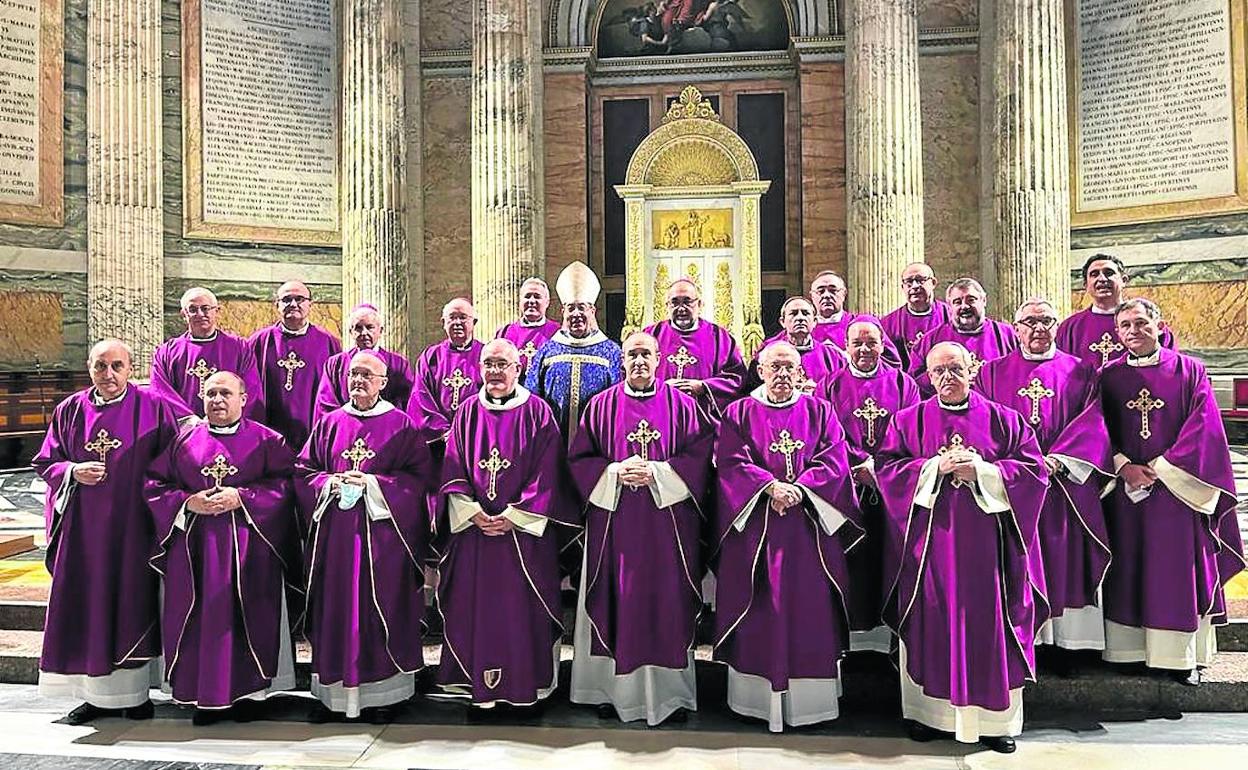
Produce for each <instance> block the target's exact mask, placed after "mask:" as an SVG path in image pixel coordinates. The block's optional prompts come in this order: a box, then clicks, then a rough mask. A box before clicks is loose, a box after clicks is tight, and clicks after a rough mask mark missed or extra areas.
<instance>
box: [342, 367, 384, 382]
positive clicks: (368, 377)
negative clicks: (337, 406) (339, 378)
mask: <svg viewBox="0 0 1248 770" xmlns="http://www.w3.org/2000/svg"><path fill="white" fill-rule="evenodd" d="M385 376H386V375H384V374H373V373H372V372H370V371H367V370H365V369H352V370H351V371H350V372H348V373H347V377H349V378H354V379H357V380H364V381H366V382H372V381H373V380H375V379H377V378H379V377H385Z"/></svg>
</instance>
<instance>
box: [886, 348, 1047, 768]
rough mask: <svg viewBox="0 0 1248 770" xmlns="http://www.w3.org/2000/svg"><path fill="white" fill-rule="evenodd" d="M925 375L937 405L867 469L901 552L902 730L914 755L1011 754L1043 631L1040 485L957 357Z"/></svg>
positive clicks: (896, 434)
mask: <svg viewBox="0 0 1248 770" xmlns="http://www.w3.org/2000/svg"><path fill="white" fill-rule="evenodd" d="M927 369H928V374H929V375H930V376H931V379H932V382H934V383H935V384H936V396H935V397H934V398H930V399H928V400H926V401H923V402H922V403H919V404H916V405H915V406H912V407H910V408H908V409H903V410H901V411H900V412H898V413H897V414H896V415H895V416H894V417H893V421H892V423H891V424H890V425H889V426H888V432H887V433H886V434H885V437H884V445H883V447H881V448H880V453H879V455H878V463H879V464H878V466H877V469H876V477H877V478H878V479H879V487H880V493H881V495H882V496H883V498H884V506H885V509H886V511H887V512H888V517H889V526H890V527H892V528H893V530H894V533H893V535H892V540H893V542H897V543H901V544H902V550H901V552H900V554H891V555H890V562H889V564H888V565H887V569H888V573H887V574H891V575H893V576H894V577H893V579H892V581H891V586H892V588H891V590H890V591H889V595H888V597H887V599H886V600H885V613H886V618H885V619H886V620H887V621H888V623H889V626H890V627H891V628H892V629H893V631H894V632H895V633H896V634H897V635H898V637H899V639H900V642H901V652H900V656H901V657H900V664H899V665H900V669H901V710H902V716H903V717H904V718H905V719H906V720H907V721H908V728H909V732H910V737H911V738H913V739H914V740H916V741H928V740H932V739H933V738H936V737H941V734H942V733H952V735H953V737H954V738H955V739H957V740H958V741H962V742H967V743H973V742H975V741H980V742H981V743H983V744H984V745H985V746H987V747H989V748H991V749H992V750H994V751H998V752H1002V753H1009V752H1012V751H1014V749H1015V746H1014V739H1013V737H1012V736H1015V735H1018V734H1019V733H1021V732H1022V729H1023V684H1024V682H1026V681H1028V680H1031V679H1034V678H1035V644H1034V640H1035V634H1036V631H1037V629H1039V628H1040V626H1041V625H1043V623H1044V621H1045V620H1046V619H1047V617H1048V607H1047V605H1046V603H1045V599H1044V593H1043V586H1044V576H1043V574H1042V573H1041V572H1040V570H1039V569H1038V566H1037V564H1038V562H1037V561H1036V560H1035V558H1034V552H1035V549H1036V548H1037V547H1038V539H1037V534H1036V528H1037V524H1038V519H1039V516H1040V509H1041V506H1042V504H1043V501H1044V492H1045V487H1046V485H1047V482H1048V474H1047V472H1046V471H1045V465H1044V457H1043V456H1042V455H1041V453H1040V447H1039V446H1038V445H1037V444H1036V437H1035V434H1034V433H1033V432H1032V430H1031V428H1030V427H1028V425H1027V422H1026V420H1025V419H1024V418H1023V416H1022V415H1020V414H1019V413H1018V412H1016V411H1014V410H1013V409H1010V408H1009V407H1005V406H1001V405H1000V404H997V403H995V402H993V401H989V400H988V399H986V398H984V397H983V396H981V395H980V394H978V393H973V392H971V390H970V388H971V373H970V369H971V355H970V352H969V351H967V350H966V348H964V347H962V346H961V345H959V344H957V343H956V342H943V343H940V344H938V345H936V346H935V347H933V348H932V349H931V350H929V351H928V353H927Z"/></svg>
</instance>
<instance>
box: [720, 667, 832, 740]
mask: <svg viewBox="0 0 1248 770" xmlns="http://www.w3.org/2000/svg"><path fill="white" fill-rule="evenodd" d="M838 670H839V664H838ZM840 697H841V680H840V678H835V679H789V689H787V690H784V691H783V692H776V691H775V690H773V689H771V682H769V681H768V680H767V679H766V678H765V677H761V676H755V675H754V674H745V673H742V672H740V671H737V670H736V669H735V668H733V667H732V666H728V708H730V709H732V710H733V711H735V712H737V713H738V714H742V715H744V716H747V717H754V718H755V719H761V720H763V721H764V722H766V723H767V729H768V730H770V731H771V732H773V733H779V732H783V731H784V726H785V725H788V726H789V727H801V726H802V725H813V724H818V723H819V722H827V721H830V720H833V719H836V718H837V717H839V716H840V715H841V706H840Z"/></svg>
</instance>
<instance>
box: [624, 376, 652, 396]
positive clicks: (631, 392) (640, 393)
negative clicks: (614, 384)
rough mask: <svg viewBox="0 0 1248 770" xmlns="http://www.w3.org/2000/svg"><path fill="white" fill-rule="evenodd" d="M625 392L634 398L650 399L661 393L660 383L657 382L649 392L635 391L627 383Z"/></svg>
mask: <svg viewBox="0 0 1248 770" xmlns="http://www.w3.org/2000/svg"><path fill="white" fill-rule="evenodd" d="M624 392H625V393H626V394H627V395H630V396H632V397H633V398H649V397H650V396H653V395H654V394H655V393H658V392H659V381H658V380H655V381H654V384H652V385H651V386H650V389H649V390H633V389H632V388H630V387H629V386H628V383H627V382H625V383H624Z"/></svg>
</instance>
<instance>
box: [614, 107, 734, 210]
mask: <svg viewBox="0 0 1248 770" xmlns="http://www.w3.org/2000/svg"><path fill="white" fill-rule="evenodd" d="M624 178H625V184H629V185H638V184H647V185H652V186H654V187H711V186H718V185H730V184H732V183H733V182H756V181H758V163H757V162H755V160H754V154H753V153H751V152H750V148H749V147H748V146H747V145H746V143H745V140H743V139H742V138H741V137H740V136H738V135H737V133H736V132H735V131H733V130H732V129H730V128H728V127H727V126H725V125H724V124H723V123H721V122H720V120H719V116H718V115H716V114H715V111H714V110H713V109H712V108H711V105H710V103H709V102H707V101H705V100H703V98H702V94H701V93H699V92H698V90H697V89H696V88H694V87H692V86H688V87H686V88H685V89H684V91H682V92H681V95H680V99H679V100H677V101H676V102H673V103H672V106H671V107H670V108H669V109H668V111H667V114H666V115H665V116H664V117H663V124H662V125H661V126H659V127H658V128H656V129H655V130H654V131H653V132H651V134H650V135H649V136H647V137H646V138H645V139H644V140H642V142H641V144H640V145H638V147H637V150H636V151H635V152H634V153H633V157H632V160H630V161H629V164H628V172H627V173H626V174H625V177H624Z"/></svg>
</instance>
